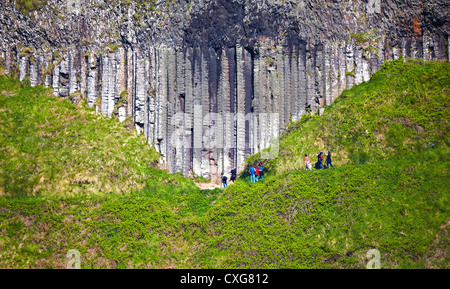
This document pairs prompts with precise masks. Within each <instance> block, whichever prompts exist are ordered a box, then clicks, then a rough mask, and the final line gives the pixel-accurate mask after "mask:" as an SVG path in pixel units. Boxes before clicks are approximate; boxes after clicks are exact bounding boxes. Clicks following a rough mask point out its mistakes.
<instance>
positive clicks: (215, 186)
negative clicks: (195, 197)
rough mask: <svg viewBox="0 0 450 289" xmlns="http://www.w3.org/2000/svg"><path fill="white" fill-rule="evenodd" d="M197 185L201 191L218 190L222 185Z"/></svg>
mask: <svg viewBox="0 0 450 289" xmlns="http://www.w3.org/2000/svg"><path fill="white" fill-rule="evenodd" d="M195 184H196V185H197V187H199V188H200V190H214V189H216V188H219V189H220V188H221V185H220V184H217V183H213V182H211V183H195Z"/></svg>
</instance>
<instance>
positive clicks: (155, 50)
mask: <svg viewBox="0 0 450 289" xmlns="http://www.w3.org/2000/svg"><path fill="white" fill-rule="evenodd" d="M169 2H170V3H169ZM341 2H343V3H341ZM136 3H137V4H136ZM136 3H134V2H133V1H124V0H112V1H109V0H108V1H105V0H66V1H63V0H48V1H40V4H41V5H40V6H38V7H35V8H36V10H34V11H29V10H26V9H24V7H20V5H19V4H16V2H15V1H9V0H7V1H4V2H2V3H0V9H2V11H3V12H2V14H1V15H0V23H1V25H2V30H1V31H0V33H1V35H0V36H1V40H0V52H1V56H2V57H1V65H3V66H4V71H5V73H7V74H12V73H15V72H16V71H18V74H17V75H18V77H19V78H20V79H21V80H24V79H26V78H27V77H29V80H30V83H31V85H38V84H43V85H45V86H51V87H52V88H53V90H54V94H55V95H57V96H61V97H71V96H73V95H75V94H81V95H82V97H83V98H85V100H86V101H87V103H88V105H89V106H90V107H94V106H95V108H96V111H99V112H101V114H103V115H104V116H105V117H110V118H111V117H118V118H119V120H120V121H125V120H126V119H127V118H130V119H133V121H134V125H135V128H136V130H137V131H138V133H142V134H144V135H145V137H146V139H147V140H148V143H149V144H150V145H151V146H153V147H155V148H156V149H157V150H158V151H159V152H160V153H161V155H162V158H161V164H163V165H164V166H165V167H166V168H167V169H169V170H170V171H171V172H182V173H183V174H184V175H186V176H187V175H190V174H195V175H197V176H203V177H206V178H216V177H218V176H220V174H221V172H225V173H229V171H230V170H231V169H232V168H237V170H238V171H241V170H242V169H243V167H244V162H245V159H246V158H247V157H248V156H250V155H251V154H254V153H256V152H259V151H261V150H263V149H265V148H268V147H271V146H272V147H274V148H275V149H273V151H272V153H268V154H264V155H263V157H268V158H269V157H275V156H276V142H275V141H274V140H275V139H276V138H277V136H278V135H279V133H280V132H281V131H282V130H283V129H284V128H285V126H286V124H287V123H288V122H290V121H296V120H299V119H300V118H301V117H302V115H304V114H305V113H309V112H311V113H315V112H319V113H320V112H321V111H322V109H320V108H321V107H323V106H326V105H329V104H331V103H332V102H333V101H334V100H335V99H336V98H337V97H339V95H340V94H341V93H342V91H343V90H344V89H348V88H351V87H353V86H354V85H357V84H359V83H361V82H363V81H368V80H369V79H370V77H371V75H372V74H373V73H374V72H376V71H377V70H378V69H379V68H380V67H381V65H382V64H383V63H384V62H385V61H387V60H392V59H398V58H400V57H403V58H408V57H410V58H417V59H423V60H425V61H428V60H437V59H443V60H446V61H448V60H449V57H450V56H449V54H450V53H449V52H450V46H449V45H448V42H449V37H450V36H449V35H448V31H450V30H449V22H448V14H449V8H448V3H447V1H438V0H436V1H426V3H423V1H400V0H398V1H395V0H389V1H379V0H368V1H314V0H304V1H278V0H258V1H254V0H253V1H249V0H195V1H181V0H177V1H138V2H136Z"/></svg>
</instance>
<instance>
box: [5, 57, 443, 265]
mask: <svg viewBox="0 0 450 289" xmlns="http://www.w3.org/2000/svg"><path fill="white" fill-rule="evenodd" d="M449 73H450V65H449V64H448V63H435V62H430V63H427V64H423V63H413V62H405V63H404V62H402V61H395V62H392V63H388V64H386V65H385V66H384V67H383V68H382V69H381V70H380V71H379V72H378V73H377V74H376V75H374V76H373V78H372V80H371V81H369V82H367V83H363V84H361V85H359V86H357V87H354V88H352V89H351V90H347V91H345V92H344V94H343V95H342V97H340V98H339V99H337V100H336V101H335V103H333V105H331V106H330V107H327V108H326V111H325V114H324V115H323V116H321V117H317V116H305V117H304V118H302V120H300V121H299V122H297V123H293V124H290V128H289V130H288V131H287V132H286V133H285V134H284V135H283V136H282V138H281V140H280V154H279V156H278V157H277V158H276V159H274V160H270V161H267V160H260V154H256V155H254V156H252V157H251V158H250V159H249V160H248V162H247V166H249V165H250V164H253V163H255V162H259V161H262V162H263V163H264V164H265V166H266V169H267V170H268V171H267V172H266V175H265V179H264V180H262V181H260V182H258V183H257V184H252V183H250V182H249V180H248V178H247V176H246V174H243V176H242V177H241V178H240V179H239V180H238V181H237V182H236V183H235V184H233V185H230V186H229V187H228V188H227V189H226V190H224V191H222V192H220V191H219V190H214V191H208V190H205V191H201V190H199V189H198V188H197V187H196V186H195V185H194V184H193V183H192V181H190V180H187V179H184V178H182V177H181V176H180V175H179V174H174V175H169V174H167V173H166V172H164V171H160V170H157V169H154V168H153V167H152V165H151V164H152V163H153V162H154V161H155V160H156V159H157V157H158V156H157V154H156V153H155V152H154V151H152V150H151V149H149V148H148V146H147V145H145V141H144V140H143V139H142V138H139V137H138V136H136V135H135V134H133V133H131V132H128V131H126V130H125V129H124V128H123V127H122V126H121V124H120V123H118V122H117V121H114V120H109V119H105V118H102V117H100V116H97V115H95V114H94V113H93V111H92V110H89V109H87V108H86V107H84V105H83V104H81V106H80V107H78V108H75V107H74V106H73V105H72V104H71V103H70V102H69V101H67V100H62V99H59V98H53V97H51V96H45V95H46V94H48V91H47V90H45V89H43V88H41V87H36V88H30V87H28V86H26V85H21V84H20V83H18V82H17V81H16V80H12V79H9V78H5V77H3V78H1V79H0V122H1V123H0V124H1V125H0V144H1V146H0V148H1V152H0V153H1V155H0V162H1V168H0V180H1V187H2V194H3V196H0V232H1V234H0V267H2V268H29V267H31V268H36V267H37V268H48V267H50V268H64V267H65V266H66V264H67V261H68V260H67V259H66V254H67V252H68V251H69V250H71V249H77V250H79V251H80V253H81V262H82V263H81V265H82V267H84V268H169V267H172V268H365V267H366V264H367V262H368V260H369V259H370V258H368V257H367V255H366V254H367V252H368V251H369V250H370V249H377V250H379V252H380V258H381V259H380V261H381V267H382V268H449V267H450V260H449V256H448V251H449V250H448V248H449V247H450V246H449V236H448V230H449V228H450V227H449V225H450V212H449V211H450V192H449V189H448V185H449V184H450V178H449V176H448V170H449V157H448V155H449V148H448V146H449V123H448V119H449V108H448V105H449V88H450V77H449ZM51 117H53V118H51ZM92 131H94V132H95V133H92ZM110 136H111V137H110ZM124 143H127V144H128V143H133V146H130V147H129V146H128V145H123V144H124ZM94 148H96V149H94ZM328 149H330V150H331V151H332V152H333V161H334V165H335V167H336V168H335V169H326V170H321V171H319V170H313V171H306V170H304V164H303V159H304V154H305V153H308V154H310V155H315V153H317V152H318V151H325V150H328ZM50 156H51V157H50ZM312 159H313V157H312ZM94 164H99V165H100V166H102V167H103V169H100V168H99V167H98V165H97V166H95V165H94ZM124 168H126V170H127V171H128V172H131V173H129V174H126V173H125V172H123V171H122V170H124ZM118 172H120V173H118ZM79 175H81V176H83V177H80V178H82V179H88V180H90V181H88V182H87V183H86V182H81V184H76V185H74V184H71V182H73V180H74V179H76V178H77V177H78V176H79ZM89 178H93V179H89ZM94 178H96V179H94ZM130 178H132V179H133V181H132V182H131V181H129V179H130ZM105 187H106V188H107V189H102V188H105ZM111 192H113V193H111ZM114 192H115V193H114ZM7 194H8V195H10V196H5V195H7Z"/></svg>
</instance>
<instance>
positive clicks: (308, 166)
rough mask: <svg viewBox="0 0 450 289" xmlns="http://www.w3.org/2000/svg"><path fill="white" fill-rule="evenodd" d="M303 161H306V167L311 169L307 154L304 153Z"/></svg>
mask: <svg viewBox="0 0 450 289" xmlns="http://www.w3.org/2000/svg"><path fill="white" fill-rule="evenodd" d="M305 163H306V169H307V170H311V167H312V165H311V161H310V160H309V158H308V155H307V154H305Z"/></svg>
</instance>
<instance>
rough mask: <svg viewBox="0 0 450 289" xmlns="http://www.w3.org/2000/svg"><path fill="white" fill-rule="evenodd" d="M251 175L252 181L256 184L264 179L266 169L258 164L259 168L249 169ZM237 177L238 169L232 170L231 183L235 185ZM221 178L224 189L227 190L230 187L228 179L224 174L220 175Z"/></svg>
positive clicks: (252, 167)
mask: <svg viewBox="0 0 450 289" xmlns="http://www.w3.org/2000/svg"><path fill="white" fill-rule="evenodd" d="M249 174H250V181H251V182H252V183H256V182H257V181H259V180H260V179H264V168H263V166H262V165H261V164H258V165H257V166H251V167H250V169H249ZM236 176H237V171H236V169H232V170H231V177H230V181H232V182H233V183H234V182H235V181H236ZM220 178H221V180H222V185H223V188H224V189H225V188H226V187H227V186H228V177H227V176H226V175H225V174H224V173H222V174H221V175H220Z"/></svg>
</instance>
